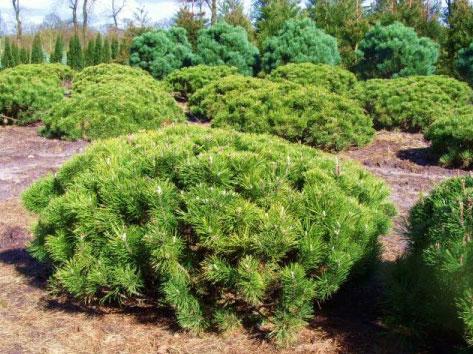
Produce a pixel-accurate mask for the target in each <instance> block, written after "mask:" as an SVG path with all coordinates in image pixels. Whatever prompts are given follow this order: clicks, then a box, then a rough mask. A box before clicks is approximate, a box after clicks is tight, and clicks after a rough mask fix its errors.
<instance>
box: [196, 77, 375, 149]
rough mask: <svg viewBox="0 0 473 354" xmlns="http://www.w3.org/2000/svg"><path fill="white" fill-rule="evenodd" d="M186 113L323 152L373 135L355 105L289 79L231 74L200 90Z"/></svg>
mask: <svg viewBox="0 0 473 354" xmlns="http://www.w3.org/2000/svg"><path fill="white" fill-rule="evenodd" d="M190 109H191V112H194V113H198V114H200V115H203V116H205V117H207V119H209V120H211V122H212V126H213V127H222V128H223V127H225V128H233V129H236V130H238V131H242V132H250V133H270V134H275V135H278V136H281V137H284V138H286V139H288V140H290V141H294V142H302V143H304V144H309V145H312V146H316V147H319V148H322V149H324V150H336V151H339V150H343V149H346V148H348V147H350V146H361V145H365V144H367V143H368V142H370V141H371V139H372V137H373V134H374V129H373V127H372V125H373V123H372V121H371V119H370V118H369V117H368V116H367V115H365V114H364V112H363V109H362V108H361V107H360V106H359V104H358V102H356V101H354V100H351V99H348V98H346V97H344V96H341V95H338V94H334V93H330V92H328V91H326V90H324V89H321V88H316V87H314V88H311V87H306V86H301V85H298V84H294V83H291V82H288V81H284V82H281V83H275V82H271V81H268V80H262V79H247V80H245V79H238V77H231V76H229V77H226V78H224V79H221V80H219V81H217V82H215V83H212V84H210V85H208V86H205V87H204V88H203V89H201V90H198V91H197V92H196V93H195V95H194V96H193V97H192V99H191V105H190Z"/></svg>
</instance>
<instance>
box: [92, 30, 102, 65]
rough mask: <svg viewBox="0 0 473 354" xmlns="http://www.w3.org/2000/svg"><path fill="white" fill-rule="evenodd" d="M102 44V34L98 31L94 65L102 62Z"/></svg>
mask: <svg viewBox="0 0 473 354" xmlns="http://www.w3.org/2000/svg"><path fill="white" fill-rule="evenodd" d="M102 46H103V43H102V35H101V34H100V33H97V37H95V52H94V65H98V64H100V63H101V62H102Z"/></svg>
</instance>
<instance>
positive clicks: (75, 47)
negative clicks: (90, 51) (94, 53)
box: [67, 33, 84, 70]
mask: <svg viewBox="0 0 473 354" xmlns="http://www.w3.org/2000/svg"><path fill="white" fill-rule="evenodd" d="M67 65H69V66H70V67H71V68H73V69H75V70H81V69H82V68H83V67H84V56H83V55H82V48H81V46H80V40H79V36H78V35H77V33H76V34H75V35H74V37H72V39H71V40H70V42H69V51H68V52H67Z"/></svg>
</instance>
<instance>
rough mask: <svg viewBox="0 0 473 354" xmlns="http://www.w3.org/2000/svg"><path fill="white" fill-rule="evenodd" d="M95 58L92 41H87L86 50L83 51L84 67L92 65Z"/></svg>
mask: <svg viewBox="0 0 473 354" xmlns="http://www.w3.org/2000/svg"><path fill="white" fill-rule="evenodd" d="M94 57H95V42H94V40H91V41H89V43H88V44H87V49H85V50H84V64H85V66H92V65H94Z"/></svg>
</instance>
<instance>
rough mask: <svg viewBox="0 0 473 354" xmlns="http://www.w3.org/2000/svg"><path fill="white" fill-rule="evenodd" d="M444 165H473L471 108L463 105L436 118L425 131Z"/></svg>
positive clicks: (472, 119) (465, 166)
mask: <svg viewBox="0 0 473 354" xmlns="http://www.w3.org/2000/svg"><path fill="white" fill-rule="evenodd" d="M426 138H427V139H429V140H431V141H432V148H433V150H434V151H435V152H436V153H437V154H438V155H439V156H440V164H441V165H444V166H459V167H463V168H471V167H472V166H473V108H472V107H471V106H465V107H463V108H460V109H458V110H455V111H454V112H453V113H451V114H447V115H445V116H444V117H442V118H439V119H437V120H436V121H435V122H434V123H433V124H432V125H431V126H430V128H429V130H428V131H427V133H426Z"/></svg>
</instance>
